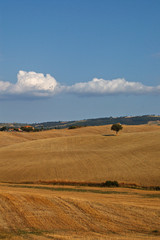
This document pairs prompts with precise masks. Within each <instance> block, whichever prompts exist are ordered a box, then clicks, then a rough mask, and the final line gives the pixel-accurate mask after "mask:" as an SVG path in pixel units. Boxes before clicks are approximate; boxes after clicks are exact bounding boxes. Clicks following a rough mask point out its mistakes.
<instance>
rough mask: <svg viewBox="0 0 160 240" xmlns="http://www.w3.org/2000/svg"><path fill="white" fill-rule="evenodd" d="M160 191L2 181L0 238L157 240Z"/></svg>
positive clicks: (18, 239)
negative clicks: (8, 182) (55, 185)
mask: <svg viewBox="0 0 160 240" xmlns="http://www.w3.org/2000/svg"><path fill="white" fill-rule="evenodd" d="M159 198H160V194H159V193H158V192H155V191H145V190H135V189H123V188H116V189H112V188H108V189H107V188H103V189H102V188H101V189H97V188H88V187H85V188H84V187H83V188H82V187H78V188H77V187H60V186H59V187H50V186H42V185H38V186H36V185H11V184H5V185H4V184H1V185H0V203H1V204H0V213H1V214H0V239H11V240H22V239H23V240H25V239H33V240H38V239H39V240H48V239H55V240H60V239H63V240H65V239H67V240H68V239H87V240H95V239H98V240H99V239H101V240H102V239H109V240H117V239H121V240H122V239H123V240H127V239H129V240H131V239H141V240H144V239H157V240H158V239H159V237H160V221H159V220H160V219H159V216H160V202H159Z"/></svg>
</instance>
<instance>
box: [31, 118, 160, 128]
mask: <svg viewBox="0 0 160 240" xmlns="http://www.w3.org/2000/svg"><path fill="white" fill-rule="evenodd" d="M158 121H160V116H154V115H143V116H135V117H115V118H113V117H105V118H95V119H86V120H79V121H66V122H64V121H59V122H42V123H38V124H32V126H34V127H43V128H49V129H52V128H68V127H70V126H82V127H84V126H102V125H108V124H114V123H121V124H125V125H141V124H148V123H149V122H154V123H156V122H157V125H159V124H160V123H159V122H158Z"/></svg>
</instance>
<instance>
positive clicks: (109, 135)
mask: <svg viewBox="0 0 160 240" xmlns="http://www.w3.org/2000/svg"><path fill="white" fill-rule="evenodd" d="M102 136H104V137H111V136H112V137H113V136H116V135H115V134H106V135H102Z"/></svg>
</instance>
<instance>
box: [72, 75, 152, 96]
mask: <svg viewBox="0 0 160 240" xmlns="http://www.w3.org/2000/svg"><path fill="white" fill-rule="evenodd" d="M67 91H69V92H73V93H79V94H98V95H105V94H119V93H133V94H143V93H149V92H153V91H154V87H148V86H145V85H143V84H142V83H139V82H127V81H126V80H125V79H124V78H118V79H113V80H104V79H98V78H94V79H93V80H92V81H89V82H84V83H76V84H74V85H72V86H70V87H67Z"/></svg>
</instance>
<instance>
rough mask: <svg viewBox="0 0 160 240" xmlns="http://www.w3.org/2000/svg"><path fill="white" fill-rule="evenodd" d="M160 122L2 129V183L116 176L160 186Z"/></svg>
mask: <svg viewBox="0 0 160 240" xmlns="http://www.w3.org/2000/svg"><path fill="white" fill-rule="evenodd" d="M159 160H160V127H159V126H149V125H142V126H124V129H123V130H122V131H121V132H120V133H119V134H118V136H115V135H114V133H113V132H112V131H111V130H110V126H99V127H83V128H79V129H72V130H68V129H63V130H50V131H43V132H38V133H24V132H23V133H16V132H15V133H14V132H13V133H9V132H0V182H29V181H32V182H34V181H39V180H41V181H54V180H58V181H61V180H65V181H93V182H102V181H106V180H116V181H118V182H125V183H135V184H138V185H146V186H159V185H160V177H159V176H160V168H159Z"/></svg>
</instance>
